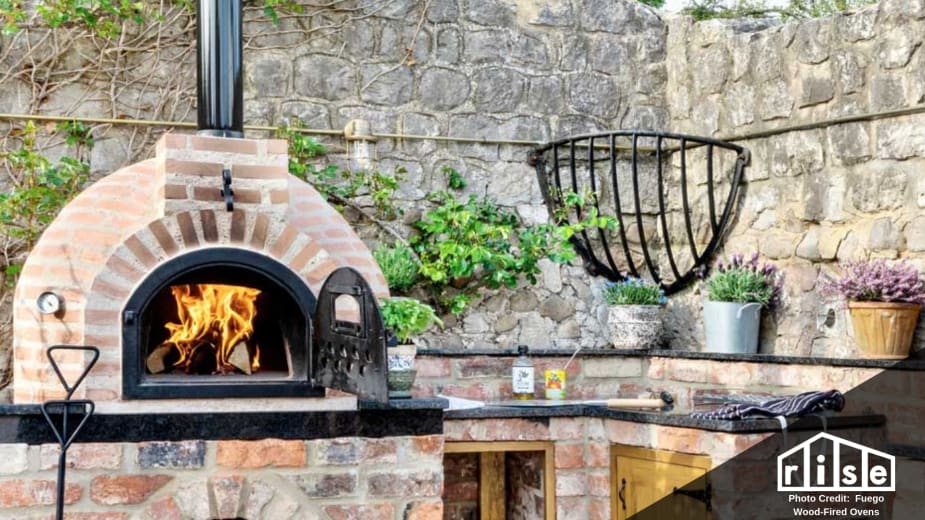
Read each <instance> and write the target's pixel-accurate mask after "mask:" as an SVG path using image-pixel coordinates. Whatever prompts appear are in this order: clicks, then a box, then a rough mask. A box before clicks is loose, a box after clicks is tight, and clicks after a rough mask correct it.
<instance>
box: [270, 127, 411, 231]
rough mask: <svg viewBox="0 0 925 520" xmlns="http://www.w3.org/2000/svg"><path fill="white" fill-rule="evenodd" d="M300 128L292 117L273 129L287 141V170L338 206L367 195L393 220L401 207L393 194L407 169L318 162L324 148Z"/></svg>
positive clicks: (385, 215)
mask: <svg viewBox="0 0 925 520" xmlns="http://www.w3.org/2000/svg"><path fill="white" fill-rule="evenodd" d="M299 128H301V124H300V123H299V122H298V121H294V122H293V123H291V124H290V126H285V127H281V128H279V129H278V130H277V132H276V136H277V137H278V138H280V139H286V140H288V141H289V173H291V174H292V175H294V176H296V177H298V178H299V179H302V180H303V181H305V182H307V183H309V184H311V185H312V186H314V188H315V189H316V190H318V193H320V194H321V196H322V197H324V198H325V200H327V201H329V202H331V203H333V204H334V205H335V207H337V208H338V209H343V206H344V205H345V204H349V202H350V201H351V200H353V199H356V198H358V197H364V196H365V197H369V199H370V200H371V202H372V205H373V207H374V208H375V211H376V213H377V215H378V216H379V217H382V218H384V219H386V220H392V219H394V218H395V217H397V216H398V214H399V213H400V210H399V209H398V208H397V207H396V206H395V204H394V197H393V195H394V194H395V191H396V190H398V187H399V183H400V182H401V180H402V179H403V178H404V176H405V173H407V172H406V171H405V170H404V169H403V168H398V169H396V170H395V172H394V173H391V174H389V173H382V172H378V171H374V172H363V171H352V170H348V169H344V168H340V167H338V166H337V165H334V164H327V165H323V166H318V164H317V163H318V162H319V161H318V159H319V158H320V157H322V156H324V155H325V154H326V153H327V148H326V147H325V146H324V145H323V144H321V143H319V142H318V141H317V140H316V139H314V138H312V137H310V136H307V135H305V134H304V133H302V132H300V131H299Z"/></svg>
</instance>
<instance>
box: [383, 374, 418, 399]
mask: <svg viewBox="0 0 925 520" xmlns="http://www.w3.org/2000/svg"><path fill="white" fill-rule="evenodd" d="M417 373H418V371H417V370H414V369H411V370H389V377H388V389H389V399H408V398H410V397H411V387H412V386H414V378H415V376H416V375H417Z"/></svg>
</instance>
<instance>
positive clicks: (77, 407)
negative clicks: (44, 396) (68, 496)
mask: <svg viewBox="0 0 925 520" xmlns="http://www.w3.org/2000/svg"><path fill="white" fill-rule="evenodd" d="M59 350H60V351H81V352H90V353H91V354H92V357H91V358H90V363H88V364H87V366H86V367H84V369H83V372H81V374H80V377H78V378H77V381H75V382H74V384H73V385H70V384H68V382H67V380H66V379H65V378H64V374H62V373H61V368H60V367H59V366H58V362H57V361H56V360H55V357H54V355H53V353H54V352H56V351H59ZM45 354H46V356H47V357H48V361H49V362H50V363H51V367H52V368H53V369H54V371H55V375H57V376H58V380H59V381H61V386H63V387H64V391H65V392H67V394H66V395H65V398H64V399H63V400H54V401H46V402H45V403H42V415H44V416H45V420H46V421H48V425H49V426H51V430H52V432H54V434H55V439H57V440H58V445H59V446H61V453H60V454H59V455H58V495H57V502H56V504H55V519H56V520H63V518H64V498H65V497H64V491H65V476H66V472H67V450H68V448H70V447H71V443H72V442H74V439H75V438H76V437H77V434H78V433H80V430H81V429H82V428H83V427H84V425H85V424H86V423H87V420H88V419H89V418H90V416H91V415H93V412H94V410H95V409H96V405H95V404H94V403H93V401H90V400H88V399H71V397H72V396H73V395H74V392H75V391H76V390H77V387H79V386H80V384H81V383H83V380H84V379H86V377H87V374H89V373H90V370H91V369H93V366H94V365H96V362H97V361H98V360H99V358H100V349H98V348H97V347H92V346H77V345H54V346H52V347H48V350H47V351H46V353H45ZM75 412H77V418H78V420H77V422H76V425H72V424H71V418H72V414H73V413H75ZM52 415H60V416H61V420H60V424H58V423H56V422H55V420H54V419H53V418H52Z"/></svg>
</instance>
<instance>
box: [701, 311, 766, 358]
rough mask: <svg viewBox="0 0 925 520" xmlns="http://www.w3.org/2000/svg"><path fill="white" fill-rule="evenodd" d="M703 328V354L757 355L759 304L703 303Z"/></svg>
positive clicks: (759, 318)
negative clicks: (704, 344)
mask: <svg viewBox="0 0 925 520" xmlns="http://www.w3.org/2000/svg"><path fill="white" fill-rule="evenodd" d="M703 325H704V331H705V333H706V347H705V349H704V351H705V352H721V353H725V354H756V353H757V352H758V332H759V329H760V327H761V304H760V303H736V302H713V301H706V302H704V304H703Z"/></svg>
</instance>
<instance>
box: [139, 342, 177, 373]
mask: <svg viewBox="0 0 925 520" xmlns="http://www.w3.org/2000/svg"><path fill="white" fill-rule="evenodd" d="M178 361H180V349H179V348H177V346H176V345H174V344H173V343H162V344H161V345H159V346H158V347H157V348H156V349H154V350H153V351H152V352H151V353H150V354H148V358H147V360H145V366H147V367H148V372H150V373H152V374H162V373H164V372H170V371H171V370H173V367H174V365H176V364H177V362H178Z"/></svg>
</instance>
